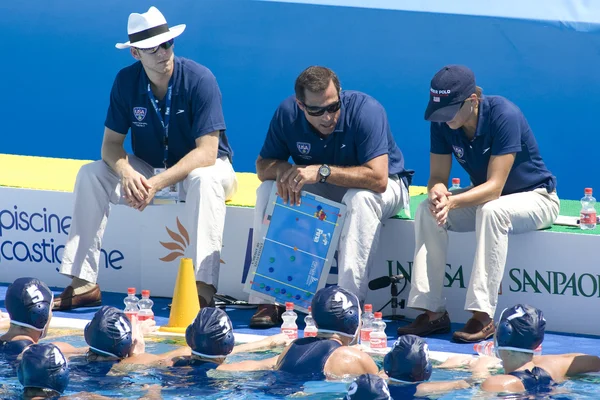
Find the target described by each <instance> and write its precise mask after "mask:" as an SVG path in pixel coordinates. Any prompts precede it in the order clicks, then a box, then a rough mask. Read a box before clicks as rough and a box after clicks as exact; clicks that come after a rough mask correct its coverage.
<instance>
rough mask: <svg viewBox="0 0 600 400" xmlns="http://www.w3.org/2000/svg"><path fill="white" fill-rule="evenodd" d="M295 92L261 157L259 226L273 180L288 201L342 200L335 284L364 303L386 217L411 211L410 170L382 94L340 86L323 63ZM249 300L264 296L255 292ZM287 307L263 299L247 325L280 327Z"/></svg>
mask: <svg viewBox="0 0 600 400" xmlns="http://www.w3.org/2000/svg"><path fill="white" fill-rule="evenodd" d="M295 91H296V95H295V96H290V97H288V98H287V99H285V100H284V101H283V102H282V103H281V104H280V105H279V107H278V108H277V110H276V111H275V115H274V116H273V119H272V120H271V125H270V127H269V131H268V132H267V137H266V139H265V142H264V144H263V147H262V150H261V151H260V155H259V157H258V160H257V161H256V171H257V173H258V178H259V179H260V180H261V181H262V182H263V183H262V184H261V185H260V186H259V188H258V190H257V191H256V207H255V209H254V232H260V229H261V224H262V221H263V218H264V215H265V212H266V208H267V203H268V199H269V195H270V194H271V191H272V188H273V185H275V184H276V185H277V192H278V194H279V195H280V196H281V198H282V199H283V201H284V202H285V203H287V202H289V204H290V206H294V205H299V204H300V203H299V201H300V191H301V190H306V191H307V192H310V193H313V194H316V195H319V196H323V197H326V198H328V199H330V200H333V201H337V202H342V203H344V204H345V205H346V206H347V211H348V212H347V214H346V221H345V224H344V227H343V231H342V234H341V237H340V243H339V246H338V257H339V258H338V268H339V275H338V284H339V286H341V287H343V288H345V289H347V290H349V291H350V292H352V293H354V294H355V295H357V296H358V298H359V299H360V300H361V301H364V299H365V297H366V294H367V279H368V271H369V268H370V266H371V264H372V262H373V256H374V254H375V252H376V250H377V243H378V239H379V232H380V228H381V221H382V220H385V219H386V218H390V217H392V216H394V215H396V214H397V213H398V212H399V211H400V210H401V209H402V208H403V207H404V208H406V209H408V207H407V205H408V201H409V198H408V185H409V184H410V179H411V177H412V173H413V172H412V171H408V170H406V169H405V168H404V157H403V155H402V152H401V151H400V149H399V148H398V146H397V145H396V142H395V141H394V137H393V136H392V131H391V129H390V126H389V124H388V120H387V115H386V113H385V109H384V108H383V106H382V105H381V104H379V103H378V102H377V100H375V99H374V98H372V97H370V96H369V95H367V94H365V93H361V92H357V91H349V90H344V91H342V90H341V87H340V81H339V80H338V77H337V76H336V74H335V73H334V72H333V71H332V70H330V69H329V68H325V67H318V66H313V67H309V68H307V69H306V70H304V71H303V72H302V73H301V74H300V76H298V78H297V79H296V85H295ZM290 157H291V158H292V160H293V163H294V164H290V163H289V161H288V160H289V158H290ZM258 236H259V235H258V234H256V233H255V234H254V244H256V241H257V239H258ZM253 248H254V247H253ZM250 302H253V303H260V302H261V299H259V298H255V297H254V296H251V298H250ZM282 311H283V309H282V308H281V307H275V306H273V305H266V304H261V305H260V306H259V307H258V310H257V312H256V314H255V315H254V316H253V317H252V320H251V322H250V326H251V327H253V328H261V327H271V326H275V325H276V324H278V322H280V319H279V318H280V314H281V312H282Z"/></svg>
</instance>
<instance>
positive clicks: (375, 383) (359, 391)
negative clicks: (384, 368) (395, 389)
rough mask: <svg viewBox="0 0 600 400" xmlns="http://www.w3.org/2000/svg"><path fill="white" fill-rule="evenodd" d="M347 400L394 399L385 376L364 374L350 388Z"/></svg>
mask: <svg viewBox="0 0 600 400" xmlns="http://www.w3.org/2000/svg"><path fill="white" fill-rule="evenodd" d="M346 400H392V396H390V389H389V388H388V385H387V383H386V382H385V380H384V379H383V378H381V377H380V376H377V375H373V374H362V375H360V376H359V377H358V378H356V379H355V380H354V382H352V384H351V385H350V387H349V388H348V393H347V394H346Z"/></svg>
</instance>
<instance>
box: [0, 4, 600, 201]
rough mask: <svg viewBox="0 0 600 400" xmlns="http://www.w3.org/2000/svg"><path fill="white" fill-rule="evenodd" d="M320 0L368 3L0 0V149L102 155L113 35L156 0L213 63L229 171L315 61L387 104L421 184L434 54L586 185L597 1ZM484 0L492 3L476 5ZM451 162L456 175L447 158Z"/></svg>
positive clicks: (598, 44)
mask: <svg viewBox="0 0 600 400" xmlns="http://www.w3.org/2000/svg"><path fill="white" fill-rule="evenodd" d="M330 2H331V3H336V4H347V5H348V4H352V5H371V6H373V7H375V6H376V7H379V8H377V9H374V8H373V9H369V8H359V7H344V6H324V5H312V4H294V3H285V2H279V1H251V0H203V1H194V0H179V1H177V2H173V1H165V0H156V1H154V2H152V3H149V2H147V1H125V2H123V1H117V0H103V1H101V2H91V1H86V2H76V1H72V0H71V1H67V0H55V1H52V2H48V1H41V0H33V1H29V2H17V1H12V2H2V4H0V27H1V28H0V29H1V32H2V35H3V37H4V38H5V46H4V57H3V62H2V63H0V73H1V74H2V76H4V77H5V80H4V89H5V90H4V96H3V101H2V108H1V110H2V114H1V115H2V117H3V129H2V140H1V141H0V152H2V153H13V154H28V155H41V156H53V157H67V158H79V159H96V158H98V157H99V156H100V145H101V140H102V131H103V123H104V118H105V114H106V109H107V105H108V98H109V92H110V88H111V85H112V82H113V79H114V77H115V75H116V73H117V72H118V70H119V69H120V68H122V67H124V66H126V65H128V64H130V63H131V62H133V59H132V58H131V56H130V55H129V53H128V51H127V50H117V49H115V48H114V44H115V43H116V42H118V41H124V40H126V33H127V32H126V24H127V17H128V15H129V13H130V12H132V11H136V12H143V11H145V10H147V9H148V7H149V5H150V4H154V5H156V6H157V7H158V8H159V9H160V10H161V11H162V12H163V13H164V14H165V16H166V17H167V20H168V21H169V22H170V24H171V25H175V24H179V23H186V24H187V26H188V27H187V30H186V31H185V32H184V33H183V35H182V36H181V37H180V38H178V39H177V41H176V47H175V49H176V54H178V55H181V56H186V57H189V58H193V59H194V60H196V61H198V62H200V63H202V64H204V65H206V66H207V67H209V68H210V69H211V70H212V71H213V72H214V74H215V75H216V77H217V79H218V81H219V84H220V87H221V90H222V92H223V105H224V111H225V118H226V122H227V126H228V132H229V137H230V140H231V143H232V145H233V148H234V151H235V156H234V166H235V168H236V169H237V170H238V171H254V161H255V159H256V156H257V154H258V152H259V150H260V147H261V144H262V141H263V139H264V136H265V132H266V130H267V127H268V124H269V121H270V118H271V116H272V115H273V112H274V110H275V108H276V107H277V105H278V104H279V102H280V101H281V100H282V99H284V98H285V97H286V96H288V95H289V94H291V93H292V92H293V85H294V79H295V78H296V76H297V75H298V73H299V72H300V71H302V70H303V69H304V68H305V67H307V66H309V65H312V64H321V65H327V66H329V67H331V68H333V69H334V70H335V71H336V72H337V73H338V75H339V76H340V79H341V82H342V85H343V87H344V88H348V89H357V90H362V91H365V92H367V93H369V94H371V95H373V96H374V97H375V98H377V99H378V100H379V101H380V102H381V103H382V104H383V105H384V106H385V107H386V110H387V113H388V116H389V119H390V124H391V127H392V131H393V133H394V136H395V138H396V140H397V141H398V143H399V145H400V147H401V148H402V150H403V152H404V155H405V157H406V163H407V167H409V168H413V169H415V170H416V175H415V180H414V183H415V184H421V185H424V184H426V182H427V177H428V173H429V156H428V152H429V127H428V124H427V123H426V122H425V121H424V120H423V112H424V110H425V106H426V103H427V99H428V89H429V80H430V79H431V77H432V75H433V74H434V73H435V72H436V71H437V70H438V69H439V68H441V67H442V66H443V65H445V64H449V63H461V64H466V65H468V66H470V67H471V68H472V69H473V70H474V71H475V74H476V76H477V79H478V83H479V85H480V86H482V87H483V88H484V92H485V93H488V94H500V95H503V96H506V97H508V98H509V99H510V100H512V101H513V102H515V103H516V104H517V105H518V106H519V107H520V108H521V109H522V110H523V111H524V113H525V115H526V117H527V119H528V120H529V123H530V125H531V126H532V128H533V131H534V133H535V134H536V137H537V139H538V141H539V144H540V147H541V151H542V155H543V157H544V159H545V160H546V162H547V164H548V166H549V168H550V169H551V170H552V171H553V172H554V173H555V174H556V175H557V177H558V190H559V195H560V196H561V197H567V198H579V197H581V195H582V191H583V188H584V187H585V186H590V185H591V186H593V185H596V186H598V185H597V182H598V179H597V178H595V175H596V174H595V173H594V171H595V170H596V169H595V166H596V165H595V156H594V152H595V149H596V148H597V147H598V139H597V137H598V135H597V123H596V119H597V118H596V114H597V111H596V108H597V104H598V101H597V99H598V90H599V87H600V85H599V84H600V79H599V74H598V66H599V65H600V35H599V34H598V24H597V21H595V20H591V21H589V20H587V19H586V16H588V17H589V15H593V16H591V17H590V18H598V17H597V16H596V15H597V14H596V13H592V12H591V11H594V10H591V9H588V8H586V7H596V8H598V7H597V6H593V5H590V4H591V3H590V2H584V1H559V0H548V1H541V0H538V1H534V2H515V1H513V0H510V1H509V3H510V4H512V5H510V6H509V5H506V4H505V2H502V5H503V7H498V6H497V5H495V6H494V5H490V2H477V1H473V0H468V1H467V0H461V1H455V2H451V3H449V2H447V1H433V0H432V1H430V2H426V4H425V5H426V6H427V9H419V7H423V6H424V5H423V3H425V2H417V1H413V2H410V3H409V4H408V5H406V4H404V5H402V7H404V8H405V10H391V9H386V8H394V7H395V8H397V7H399V6H398V4H401V3H399V2H396V1H382V0H373V1H367V0H363V1H359V0H338V1H333V0H331V1H330ZM402 3H406V2H402ZM449 4H451V5H449ZM482 4H483V5H482ZM485 4H488V5H489V7H490V9H489V10H488V11H489V12H487V14H489V15H481V14H484V12H482V10H483V11H486V10H487V9H486V6H485ZM498 4H500V3H498ZM409 6H410V7H412V9H411V10H406V9H407V8H410V7H409ZM449 7H451V8H452V9H449ZM523 7H526V9H523ZM496 8H498V9H500V10H508V11H506V12H504V13H501V12H499V11H498V10H496ZM590 10H591V11H590ZM422 11H428V12H422ZM436 11H437V12H436ZM587 11H590V12H589V13H586V12H587ZM595 11H598V10H595ZM448 12H451V13H448ZM470 13H471V14H473V13H474V14H479V15H467V14H470ZM588 14H589V15H588ZM494 15H500V16H494ZM506 16H510V17H513V18H506ZM452 175H453V176H458V177H461V178H462V179H463V182H466V181H467V179H466V175H465V174H464V173H463V172H462V170H461V169H460V167H459V166H458V165H455V166H454V171H453V173H452Z"/></svg>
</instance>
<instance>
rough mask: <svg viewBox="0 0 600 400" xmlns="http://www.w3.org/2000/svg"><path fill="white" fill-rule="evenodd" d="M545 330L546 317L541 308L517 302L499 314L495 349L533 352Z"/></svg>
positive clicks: (540, 341) (541, 339) (542, 337)
mask: <svg viewBox="0 0 600 400" xmlns="http://www.w3.org/2000/svg"><path fill="white" fill-rule="evenodd" d="M545 330H546V319H545V318H544V314H543V313H542V311H541V310H538V309H537V308H535V307H532V306H530V305H527V304H517V305H515V306H513V307H510V308H507V309H505V310H504V311H502V314H500V320H499V322H498V326H497V327H496V336H495V339H494V340H495V341H496V349H497V350H513V351H520V352H523V353H533V351H534V350H535V349H536V348H537V347H538V346H539V345H540V344H541V343H542V341H543V340H544V331H545Z"/></svg>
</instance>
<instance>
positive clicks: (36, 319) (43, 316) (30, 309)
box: [4, 278, 54, 337]
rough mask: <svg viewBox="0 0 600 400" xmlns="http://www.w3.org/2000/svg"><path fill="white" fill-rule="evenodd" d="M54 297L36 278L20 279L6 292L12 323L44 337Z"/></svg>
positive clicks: (6, 303) (7, 308)
mask: <svg viewBox="0 0 600 400" xmlns="http://www.w3.org/2000/svg"><path fill="white" fill-rule="evenodd" d="M53 299H54V295H53V293H52V291H51V290H50V289H49V288H48V286H47V285H46V284H45V283H44V282H42V281H40V280H39V279H35V278H19V279H17V280H15V281H14V282H13V283H12V284H11V285H10V286H9V287H8V289H7V290H6V299H5V300H4V304H5V306H6V311H8V314H9V315H10V323H11V324H13V325H17V326H22V327H24V328H29V329H33V330H36V331H38V332H41V337H44V336H45V334H46V331H47V329H48V325H49V324H50V319H51V316H52V302H53Z"/></svg>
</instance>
